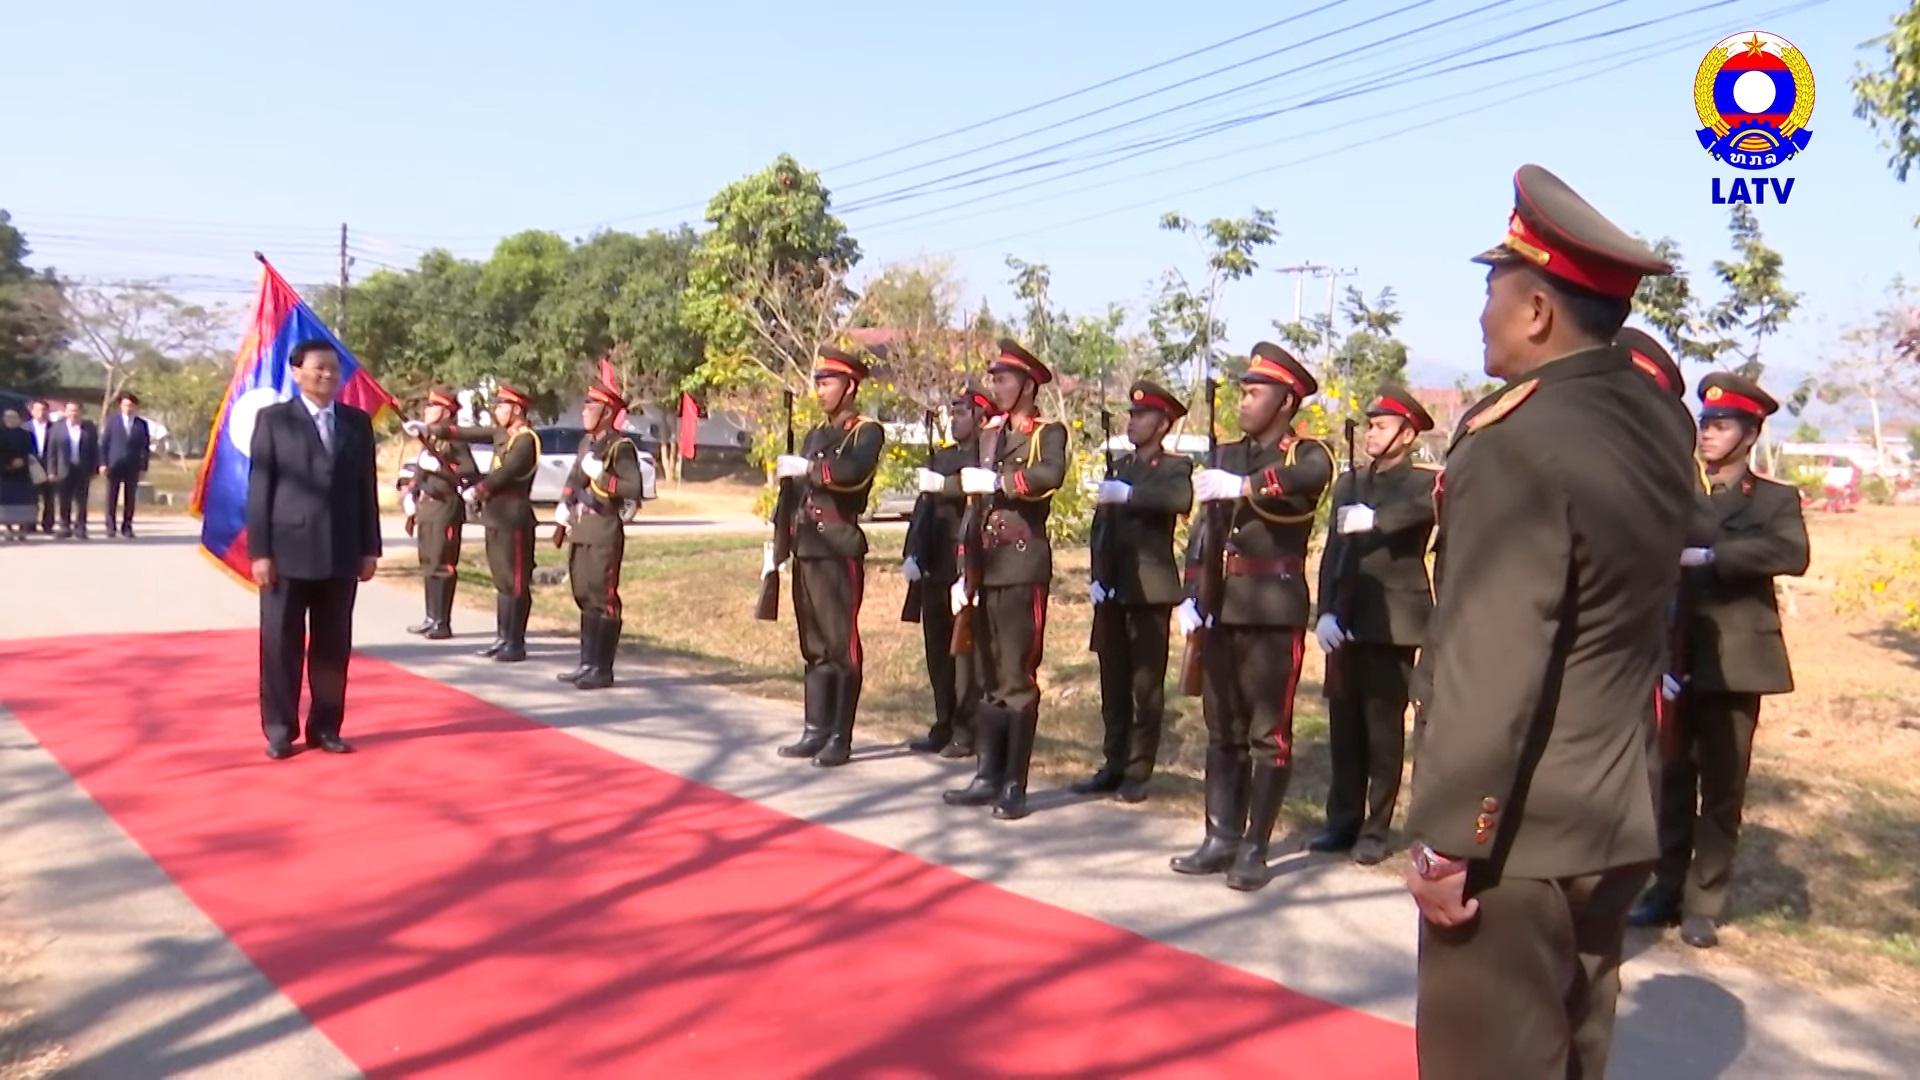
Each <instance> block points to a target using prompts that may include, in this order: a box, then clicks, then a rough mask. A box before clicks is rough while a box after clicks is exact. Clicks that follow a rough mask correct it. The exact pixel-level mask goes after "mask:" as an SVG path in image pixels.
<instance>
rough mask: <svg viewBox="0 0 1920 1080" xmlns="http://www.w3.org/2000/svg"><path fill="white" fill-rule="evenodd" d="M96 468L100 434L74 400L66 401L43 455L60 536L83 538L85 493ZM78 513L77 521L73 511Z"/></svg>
mask: <svg viewBox="0 0 1920 1080" xmlns="http://www.w3.org/2000/svg"><path fill="white" fill-rule="evenodd" d="M99 467H100V432H99V431H97V430H95V429H94V426H93V421H91V420H89V419H87V418H86V416H85V414H84V412H83V411H82V409H81V406H80V403H79V402H77V401H69V402H67V414H66V417H65V418H64V419H63V420H62V421H61V423H60V424H58V425H57V426H56V427H55V428H54V434H53V440H52V445H51V446H50V447H48V453H47V479H49V480H51V481H52V482H53V486H54V489H55V490H56V491H58V492H59V496H60V533H59V536H60V538H61V539H62V540H65V539H67V538H68V537H77V538H79V539H81V540H85V539H86V538H87V493H88V492H90V491H91V490H92V489H93V473H94V470H96V469H98V468H99ZM75 510H78V511H79V520H77V521H76V520H75V519H74V511H75Z"/></svg>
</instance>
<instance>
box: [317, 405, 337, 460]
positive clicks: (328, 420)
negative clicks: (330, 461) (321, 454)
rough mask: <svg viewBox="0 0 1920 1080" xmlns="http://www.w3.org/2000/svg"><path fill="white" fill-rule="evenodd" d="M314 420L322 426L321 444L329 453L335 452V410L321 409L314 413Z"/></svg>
mask: <svg viewBox="0 0 1920 1080" xmlns="http://www.w3.org/2000/svg"><path fill="white" fill-rule="evenodd" d="M313 422H314V423H315V424H316V425H318V426H319V428H320V445H321V446H324V447H326V450H327V453H329V454H331V453H333V410H332V409H321V410H320V411H319V412H317V413H314V414H313Z"/></svg>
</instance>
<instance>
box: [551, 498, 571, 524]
mask: <svg viewBox="0 0 1920 1080" xmlns="http://www.w3.org/2000/svg"><path fill="white" fill-rule="evenodd" d="M553 523H554V524H555V525H558V526H560V527H561V528H563V529H565V528H568V527H570V526H571V525H572V524H573V504H571V503H561V504H560V505H559V506H556V507H554V508H553Z"/></svg>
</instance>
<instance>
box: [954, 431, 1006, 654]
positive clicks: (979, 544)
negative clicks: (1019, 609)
mask: <svg viewBox="0 0 1920 1080" xmlns="http://www.w3.org/2000/svg"><path fill="white" fill-rule="evenodd" d="M1000 430H1001V429H1000V428H997V427H996V428H988V429H986V430H984V431H982V432H980V435H979V441H978V443H977V445H978V446H979V448H980V465H981V467H982V468H991V467H993V466H994V465H995V464H996V463H997V462H998V460H999V457H1000ZM992 501H993V496H991V495H969V496H967V510H966V513H965V514H964V515H963V516H962V517H961V519H960V587H961V589H962V590H964V591H965V593H966V595H967V599H968V600H969V601H971V602H970V603H969V604H967V606H966V607H964V608H961V609H960V611H959V612H958V613H957V614H955V615H954V617H953V637H952V639H951V640H950V641H949V642H948V644H949V648H948V649H947V651H948V652H950V653H952V654H953V655H955V656H965V655H967V654H968V653H971V652H972V651H973V639H974V628H973V620H975V619H977V618H979V617H980V585H981V581H982V579H983V578H984V577H985V575H986V552H985V550H984V544H983V542H984V541H985V539H986V533H987V514H988V512H989V510H990V509H991V507H990V504H991V502H992Z"/></svg>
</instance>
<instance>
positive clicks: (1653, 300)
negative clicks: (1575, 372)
mask: <svg viewBox="0 0 1920 1080" xmlns="http://www.w3.org/2000/svg"><path fill="white" fill-rule="evenodd" d="M1727 228H1728V233H1729V236H1730V239H1731V241H1732V247H1733V253H1734V256H1735V258H1733V259H1716V260H1714V262H1713V274H1714V277H1715V278H1716V279H1718V281H1719V283H1720V287H1721V296H1720V299H1718V300H1716V301H1712V302H1708V301H1707V299H1706V298H1705V297H1703V296H1702V295H1701V294H1700V293H1699V292H1697V291H1696V290H1695V289H1694V282H1693V279H1692V278H1691V277H1690V276H1689V275H1688V274H1687V271H1686V268H1685V266H1684V265H1683V263H1682V260H1681V253H1680V246H1679V245H1678V244H1676V243H1675V242H1674V241H1673V240H1672V239H1671V238H1667V237H1662V238H1661V239H1659V240H1658V241H1655V242H1654V244H1653V249H1654V251H1655V252H1656V253H1657V254H1659V255H1660V256H1661V257H1662V258H1664V259H1665V260H1666V261H1667V262H1669V263H1671V264H1672V265H1673V268H1674V272H1673V273H1672V274H1670V275H1667V276H1664V277H1650V278H1646V279H1643V280H1642V281H1641V283H1640V288H1639V291H1638V292H1636V293H1635V294H1634V298H1633V310H1634V313H1635V314H1637V315H1639V316H1640V317H1641V318H1642V319H1644V320H1646V322H1647V323H1648V324H1649V325H1651V326H1652V327H1653V328H1654V329H1655V330H1657V331H1659V333H1660V336H1662V337H1664V338H1666V340H1667V344H1668V345H1669V346H1670V347H1671V348H1672V350H1673V354H1674V356H1675V357H1676V358H1677V359H1679V360H1681V361H1688V360H1691V361H1695V362H1698V363H1703V364H1713V365H1724V364H1725V363H1726V361H1727V360H1728V359H1729V358H1731V359H1734V360H1737V361H1738V363H1737V364H1735V365H1734V366H1733V370H1735V371H1738V372H1739V373H1740V374H1742V375H1745V376H1747V377H1748V378H1751V379H1758V378H1759V377H1760V374H1761V372H1763V371H1764V370H1766V364H1765V362H1764V361H1763V359H1762V357H1761V349H1762V347H1763V346H1764V345H1765V344H1766V339H1767V338H1769V337H1772V336H1773V335H1774V334H1777V333H1779V332H1780V329H1781V328H1782V327H1783V326H1785V325H1786V324H1787V322H1789V321H1790V320H1791V319H1792V318H1793V313H1794V311H1795V310H1796V309H1798V307H1799V306H1800V299H1801V294H1799V293H1797V292H1794V291H1793V290H1792V289H1789V288H1787V284H1786V258H1785V257H1784V256H1783V255H1781V254H1780V253H1779V252H1778V251H1775V250H1774V249H1773V248H1771V247H1769V246H1767V243H1766V238H1765V237H1764V236H1762V235H1761V232H1760V222H1759V220H1758V219H1757V218H1755V217H1754V214H1753V208H1752V207H1750V206H1747V205H1746V204H1744V203H1737V204H1735V205H1734V206H1733V211H1732V214H1731V215H1730V216H1729V218H1728V223H1727Z"/></svg>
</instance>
